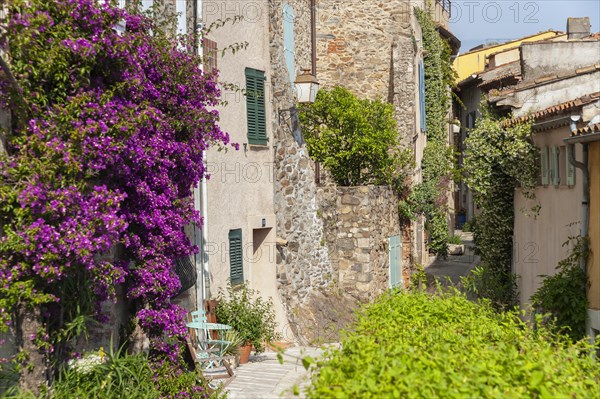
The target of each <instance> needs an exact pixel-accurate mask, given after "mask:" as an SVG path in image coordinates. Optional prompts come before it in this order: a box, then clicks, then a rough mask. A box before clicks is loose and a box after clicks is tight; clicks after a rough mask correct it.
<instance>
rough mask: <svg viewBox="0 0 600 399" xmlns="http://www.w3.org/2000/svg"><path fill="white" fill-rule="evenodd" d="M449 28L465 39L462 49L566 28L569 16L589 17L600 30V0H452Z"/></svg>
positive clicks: (594, 27)
mask: <svg viewBox="0 0 600 399" xmlns="http://www.w3.org/2000/svg"><path fill="white" fill-rule="evenodd" d="M451 1H452V13H451V17H450V30H451V32H452V33H453V34H454V35H455V36H456V37H458V39H459V40H460V41H461V42H462V45H461V48H460V52H461V53H466V52H467V51H468V50H469V49H470V48H472V47H475V46H477V45H479V44H485V43H488V42H492V41H493V42H502V41H507V40H510V39H517V38H520V37H523V36H528V35H532V34H534V33H538V32H541V31H545V30H548V29H554V30H560V31H566V28H567V18H568V17H590V23H591V25H592V27H591V31H592V32H600V0H535V1H534V0H529V1H521V0H451Z"/></svg>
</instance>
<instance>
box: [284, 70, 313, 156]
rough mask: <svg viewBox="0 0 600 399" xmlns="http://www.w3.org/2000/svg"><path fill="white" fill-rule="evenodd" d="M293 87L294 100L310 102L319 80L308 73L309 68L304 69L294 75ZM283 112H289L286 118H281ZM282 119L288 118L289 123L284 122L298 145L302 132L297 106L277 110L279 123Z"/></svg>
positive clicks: (300, 141) (303, 102) (301, 142)
mask: <svg viewBox="0 0 600 399" xmlns="http://www.w3.org/2000/svg"><path fill="white" fill-rule="evenodd" d="M294 87H295V89H296V101H297V102H298V103H299V104H312V103H314V102H315V100H316V98H317V92H318V91H319V82H318V81H317V78H316V77H315V75H313V74H312V73H310V70H309V69H305V70H304V72H303V73H301V74H300V75H298V76H297V77H296V81H295V82H294ZM285 114H289V117H288V118H285V119H284V118H283V116H284V115H285ZM282 119H284V120H289V123H286V124H287V126H288V128H289V129H290V131H291V132H292V135H293V136H294V139H295V140H296V142H297V143H298V144H299V145H302V144H303V143H304V139H303V138H302V133H301V132H300V121H299V120H298V108H296V105H293V106H292V107H290V108H288V109H282V110H280V111H279V124H281V123H282Z"/></svg>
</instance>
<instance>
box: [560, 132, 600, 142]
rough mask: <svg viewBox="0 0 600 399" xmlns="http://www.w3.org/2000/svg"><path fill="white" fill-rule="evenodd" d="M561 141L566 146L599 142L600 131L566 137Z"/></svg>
mask: <svg viewBox="0 0 600 399" xmlns="http://www.w3.org/2000/svg"><path fill="white" fill-rule="evenodd" d="M563 141H564V142H565V143H567V144H576V143H582V144H585V143H591V142H594V141H600V131H599V132H594V133H588V134H581V135H577V136H571V137H567V138H566V139H563Z"/></svg>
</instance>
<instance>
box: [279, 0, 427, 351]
mask: <svg viewBox="0 0 600 399" xmlns="http://www.w3.org/2000/svg"><path fill="white" fill-rule="evenodd" d="M283 3H284V2H283V1H277V0H272V1H269V6H270V14H271V15H270V48H271V76H270V79H271V94H272V99H273V108H272V114H271V120H272V128H273V132H274V139H275V141H274V143H273V146H274V151H275V160H274V177H275V179H274V194H275V204H274V205H275V214H276V217H277V238H278V242H279V245H278V251H277V278H278V286H279V293H280V296H281V299H282V302H283V303H284V305H285V307H286V311H287V315H288V321H289V324H290V327H291V329H292V331H291V334H290V337H291V336H292V335H293V336H294V338H295V339H297V340H298V341H300V342H305V343H307V342H313V343H314V342H315V341H318V340H321V339H324V340H335V339H336V337H337V333H336V331H337V329H339V328H340V327H343V326H344V325H345V324H346V323H347V322H349V320H351V315H352V312H353V310H354V309H355V308H356V307H357V304H358V303H359V302H364V301H368V300H371V299H373V298H374V297H375V296H377V295H378V294H379V293H381V292H383V291H384V290H385V289H387V288H388V287H389V258H388V257H389V255H388V238H389V237H390V236H393V235H400V236H401V237H402V242H403V256H404V258H403V270H402V272H403V277H404V279H403V280H404V281H405V282H408V280H409V276H410V270H409V265H410V264H411V263H412V260H413V258H414V257H413V253H414V248H413V242H414V241H415V240H414V237H413V236H414V234H413V229H412V227H411V226H404V227H403V228H402V227H401V226H400V223H399V219H398V213H397V202H398V199H397V198H396V197H395V195H394V194H393V193H392V191H391V190H390V189H389V188H383V187H360V188H356V187H353V188H352V187H346V188H343V187H337V186H335V185H334V184H331V182H328V183H325V184H323V183H321V184H320V185H319V186H317V184H316V183H315V169H314V163H313V162H312V160H311V159H310V158H309V156H308V152H307V149H306V146H305V145H304V144H303V143H302V140H301V139H298V138H299V137H301V134H300V133H301V132H300V127H299V126H297V124H296V123H295V120H294V119H293V118H291V116H293V111H292V112H289V111H286V110H289V109H290V107H291V106H292V105H293V104H294V97H293V93H292V82H290V77H289V73H288V70H287V66H286V63H285V56H284V50H283V47H284V40H283V18H284V16H283ZM286 3H287V4H289V5H291V6H292V7H293V8H294V12H295V15H296V20H295V25H294V36H295V48H294V53H295V69H296V74H298V73H300V70H301V69H303V68H307V67H308V66H310V54H311V45H310V8H309V6H310V2H309V1H308V0H288V1H286ZM422 3H424V2H423V1H413V2H406V1H400V0H393V1H389V2H387V3H383V2H375V4H374V2H365V1H360V2H358V1H348V0H345V1H330V0H320V1H318V2H317V32H318V33H317V49H316V50H317V58H318V65H317V79H318V80H319V82H320V84H321V86H322V87H328V86H329V87H331V86H335V85H344V86H345V87H348V88H349V89H351V90H352V91H354V92H355V93H356V94H358V95H359V96H360V97H362V98H370V99H375V98H383V99H386V100H388V101H389V102H391V103H393V104H394V107H395V113H396V120H397V122H398V133H399V137H400V139H401V140H402V143H403V145H404V146H405V147H406V148H408V149H410V150H412V151H415V161H416V164H420V157H421V153H422V147H423V146H424V144H423V143H422V142H421V141H423V140H424V135H422V134H421V135H420V134H419V133H420V127H419V126H418V122H417V120H418V118H417V115H418V108H416V107H417V106H418V97H417V95H418V94H417V93H418V86H417V82H418V80H417V74H416V71H417V70H416V67H415V65H417V63H418V59H419V57H420V56H421V53H420V50H419V48H418V46H416V41H415V37H416V38H417V40H418V39H419V38H420V30H419V29H418V24H417V23H416V19H415V17H414V12H413V11H412V9H413V7H414V6H415V5H417V6H422ZM282 111H283V112H282ZM419 140H421V141H419ZM418 171H419V169H418V167H417V169H416V171H415V173H416V174H418ZM325 175H326V173H325ZM324 180H327V179H324ZM413 180H415V181H418V179H413ZM354 202H357V203H354ZM334 330H335V331H334ZM286 338H287V337H286Z"/></svg>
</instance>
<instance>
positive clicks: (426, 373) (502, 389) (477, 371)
mask: <svg viewBox="0 0 600 399" xmlns="http://www.w3.org/2000/svg"><path fill="white" fill-rule="evenodd" d="M591 349H592V348H591V347H590V346H589V344H586V343H583V342H580V343H577V344H573V343H571V342H570V341H568V340H567V339H565V338H564V337H560V336H553V335H551V334H550V333H548V332H547V331H546V330H544V329H543V328H542V329H538V330H533V329H531V328H529V327H528V326H527V325H525V324H524V323H523V322H522V321H521V320H520V319H519V317H518V315H517V314H516V313H513V312H505V313H496V312H494V311H493V309H492V308H491V306H489V305H488V304H486V303H482V304H477V303H473V302H471V301H469V300H467V299H466V298H465V297H464V296H463V295H462V294H458V293H449V294H440V295H438V296H431V295H428V294H426V293H423V292H414V293H403V292H398V291H396V292H389V293H386V294H384V295H383V296H382V297H380V298H379V299H378V300H377V301H376V302H375V303H373V304H371V305H368V306H367V307H366V308H364V309H363V310H362V312H361V313H360V314H359V316H358V320H357V322H356V324H355V326H354V331H352V332H349V333H346V334H345V335H344V336H343V338H342V342H341V348H334V349H330V350H328V352H327V353H326V354H325V356H324V358H323V359H322V360H319V361H317V362H316V363H315V364H314V366H313V367H314V368H313V371H314V372H313V382H312V386H311V387H310V388H309V389H308V397H309V398H318V399H324V398H461V399H463V398H559V397H560V398H597V397H600V384H599V383H598V381H599V379H600V363H598V362H597V361H596V360H594V359H593V358H592V357H591V356H589V351H591Z"/></svg>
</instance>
